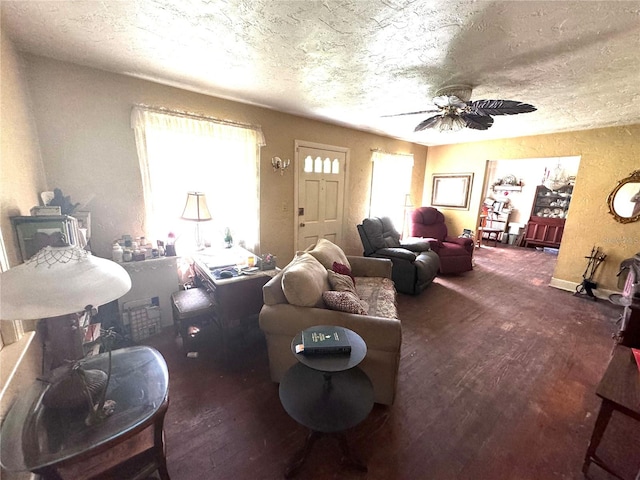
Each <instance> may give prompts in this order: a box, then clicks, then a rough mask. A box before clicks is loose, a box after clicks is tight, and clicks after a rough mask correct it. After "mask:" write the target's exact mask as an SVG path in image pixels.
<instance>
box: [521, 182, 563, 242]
mask: <svg viewBox="0 0 640 480" xmlns="http://www.w3.org/2000/svg"><path fill="white" fill-rule="evenodd" d="M572 193H573V185H566V186H564V187H562V188H559V189H558V190H551V189H549V188H547V187H545V186H544V185H539V186H538V187H537V188H536V195H535V197H534V201H533V208H532V209H531V216H530V218H529V223H528V224H527V228H526V231H525V237H524V246H525V247H530V246H544V247H554V248H558V247H559V246H560V242H561V241H562V234H563V232H564V224H565V219H566V218H567V212H568V210H569V203H570V202H571V195H572Z"/></svg>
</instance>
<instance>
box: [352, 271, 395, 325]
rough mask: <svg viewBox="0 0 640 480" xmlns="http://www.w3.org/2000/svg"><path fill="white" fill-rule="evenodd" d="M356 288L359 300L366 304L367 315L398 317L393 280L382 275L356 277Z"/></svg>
mask: <svg viewBox="0 0 640 480" xmlns="http://www.w3.org/2000/svg"><path fill="white" fill-rule="evenodd" d="M356 278H357V280H358V283H357V286H356V290H357V292H358V298H360V301H361V302H364V303H366V304H367V306H368V307H369V308H368V311H369V315H373V316H376V317H384V318H398V309H397V307H396V289H395V287H394V285H393V280H391V279H390V278H383V277H356Z"/></svg>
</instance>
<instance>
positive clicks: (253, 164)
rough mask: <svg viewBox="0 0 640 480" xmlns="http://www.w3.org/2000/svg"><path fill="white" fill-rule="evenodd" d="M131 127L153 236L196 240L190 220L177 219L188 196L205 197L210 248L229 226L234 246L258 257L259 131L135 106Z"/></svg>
mask: <svg viewBox="0 0 640 480" xmlns="http://www.w3.org/2000/svg"><path fill="white" fill-rule="evenodd" d="M131 126H132V128H133V129H134V130H135V136H136V145H137V149H138V157H139V160H140V170H141V173H142V183H143V191H144V202H145V233H146V235H147V237H148V238H150V239H152V240H156V239H165V238H166V237H167V234H168V233H169V232H174V233H175V234H176V236H177V237H178V239H180V237H191V236H193V235H194V228H193V227H194V225H193V222H187V221H181V220H180V216H181V214H182V211H183V209H184V206H185V201H186V198H187V192H191V191H198V192H203V193H205V194H206V198H207V204H208V206H209V210H210V212H211V216H212V217H213V219H212V220H211V221H210V222H204V223H202V224H201V225H200V227H201V232H202V236H203V238H204V240H205V242H207V241H209V242H211V243H212V245H222V244H223V239H224V231H225V229H226V228H229V230H230V231H231V234H232V236H233V239H234V241H235V242H236V243H238V242H239V243H244V245H245V247H246V248H248V249H249V250H253V251H259V232H260V227H259V221H260V215H259V205H260V195H259V193H260V192H259V185H260V182H259V173H260V170H259V159H260V147H261V146H262V145H264V140H263V136H262V131H261V130H260V128H259V127H253V126H248V125H236V124H231V123H229V122H222V121H217V120H215V119H210V118H205V117H199V116H194V115H190V114H184V113H180V112H171V111H164V110H156V109H150V108H147V107H141V106H136V107H134V108H133V110H132V113H131ZM178 241H179V240H178ZM192 243H193V242H189V243H188V244H189V245H191V244H192Z"/></svg>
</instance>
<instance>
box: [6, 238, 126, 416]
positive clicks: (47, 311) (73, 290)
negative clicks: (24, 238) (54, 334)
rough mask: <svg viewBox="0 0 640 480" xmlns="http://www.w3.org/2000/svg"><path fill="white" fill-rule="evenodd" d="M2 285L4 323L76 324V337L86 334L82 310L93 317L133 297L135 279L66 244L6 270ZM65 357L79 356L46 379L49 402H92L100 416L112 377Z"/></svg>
mask: <svg viewBox="0 0 640 480" xmlns="http://www.w3.org/2000/svg"><path fill="white" fill-rule="evenodd" d="M57 245H61V244H60V243H58V244H57ZM0 285H1V286H2V288H1V289H0V305H1V306H2V308H1V310H0V318H1V319H2V320H28V319H42V320H41V321H42V322H45V323H46V325H47V328H54V329H55V328H60V326H61V325H65V324H66V325H67V326H68V325H70V324H71V325H72V331H73V332H74V333H73V335H80V336H83V331H82V328H80V326H79V324H78V321H79V318H80V315H79V312H84V315H85V319H87V316H88V319H90V317H91V314H92V312H93V311H94V310H95V309H94V307H93V306H100V305H104V304H106V303H109V302H111V301H113V300H116V299H118V298H120V297H121V296H122V295H124V294H125V293H127V292H128V291H129V290H130V289H131V278H130V277H129V274H128V273H127V271H126V270H125V269H124V268H122V267H121V266H120V265H118V264H117V263H115V262H112V261H111V260H106V259H104V258H99V257H95V256H93V255H92V254H91V253H89V252H87V251H86V250H83V249H82V248H80V247H78V246H75V245H64V246H47V247H44V248H43V249H42V250H40V251H39V252H38V253H37V254H36V255H34V256H33V257H31V258H30V259H29V260H27V261H26V262H25V263H23V264H21V265H18V266H17V267H14V268H11V269H10V270H8V271H6V272H2V273H1V274H0ZM109 353H110V352H109ZM63 356H72V357H73V356H75V357H76V358H65V359H64V362H62V363H64V365H63V366H61V367H59V368H56V369H53V370H52V371H51V372H48V375H47V377H46V378H42V379H41V380H44V381H47V382H49V383H51V386H50V387H49V389H47V392H46V394H45V396H44V397H43V403H44V404H45V405H48V406H50V407H52V408H76V407H81V406H83V405H84V404H86V403H87V402H88V403H89V405H90V407H91V414H94V413H96V411H97V410H98V409H97V408H96V406H95V401H96V398H98V396H99V395H101V394H102V400H101V401H100V409H101V408H102V406H103V404H104V392H106V387H107V384H108V381H109V374H108V373H105V372H102V371H101V370H83V369H82V361H81V360H80V358H81V357H82V354H81V353H80V355H76V354H74V353H73V352H72V353H71V354H70V355H68V354H63ZM109 365H110V364H109ZM109 370H110V366H109ZM91 414H90V415H91ZM97 414H98V415H99V414H100V412H97ZM88 420H89V419H88Z"/></svg>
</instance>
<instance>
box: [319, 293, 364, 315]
mask: <svg viewBox="0 0 640 480" xmlns="http://www.w3.org/2000/svg"><path fill="white" fill-rule="evenodd" d="M322 299H323V300H324V303H325V305H326V306H327V307H328V308H330V309H331V310H339V311H341V312H347V313H356V314H358V315H366V314H367V310H366V309H365V307H364V305H363V304H362V302H361V301H360V299H359V298H358V296H357V295H355V294H353V293H351V292H335V291H332V290H330V291H328V292H324V293H323V294H322Z"/></svg>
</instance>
